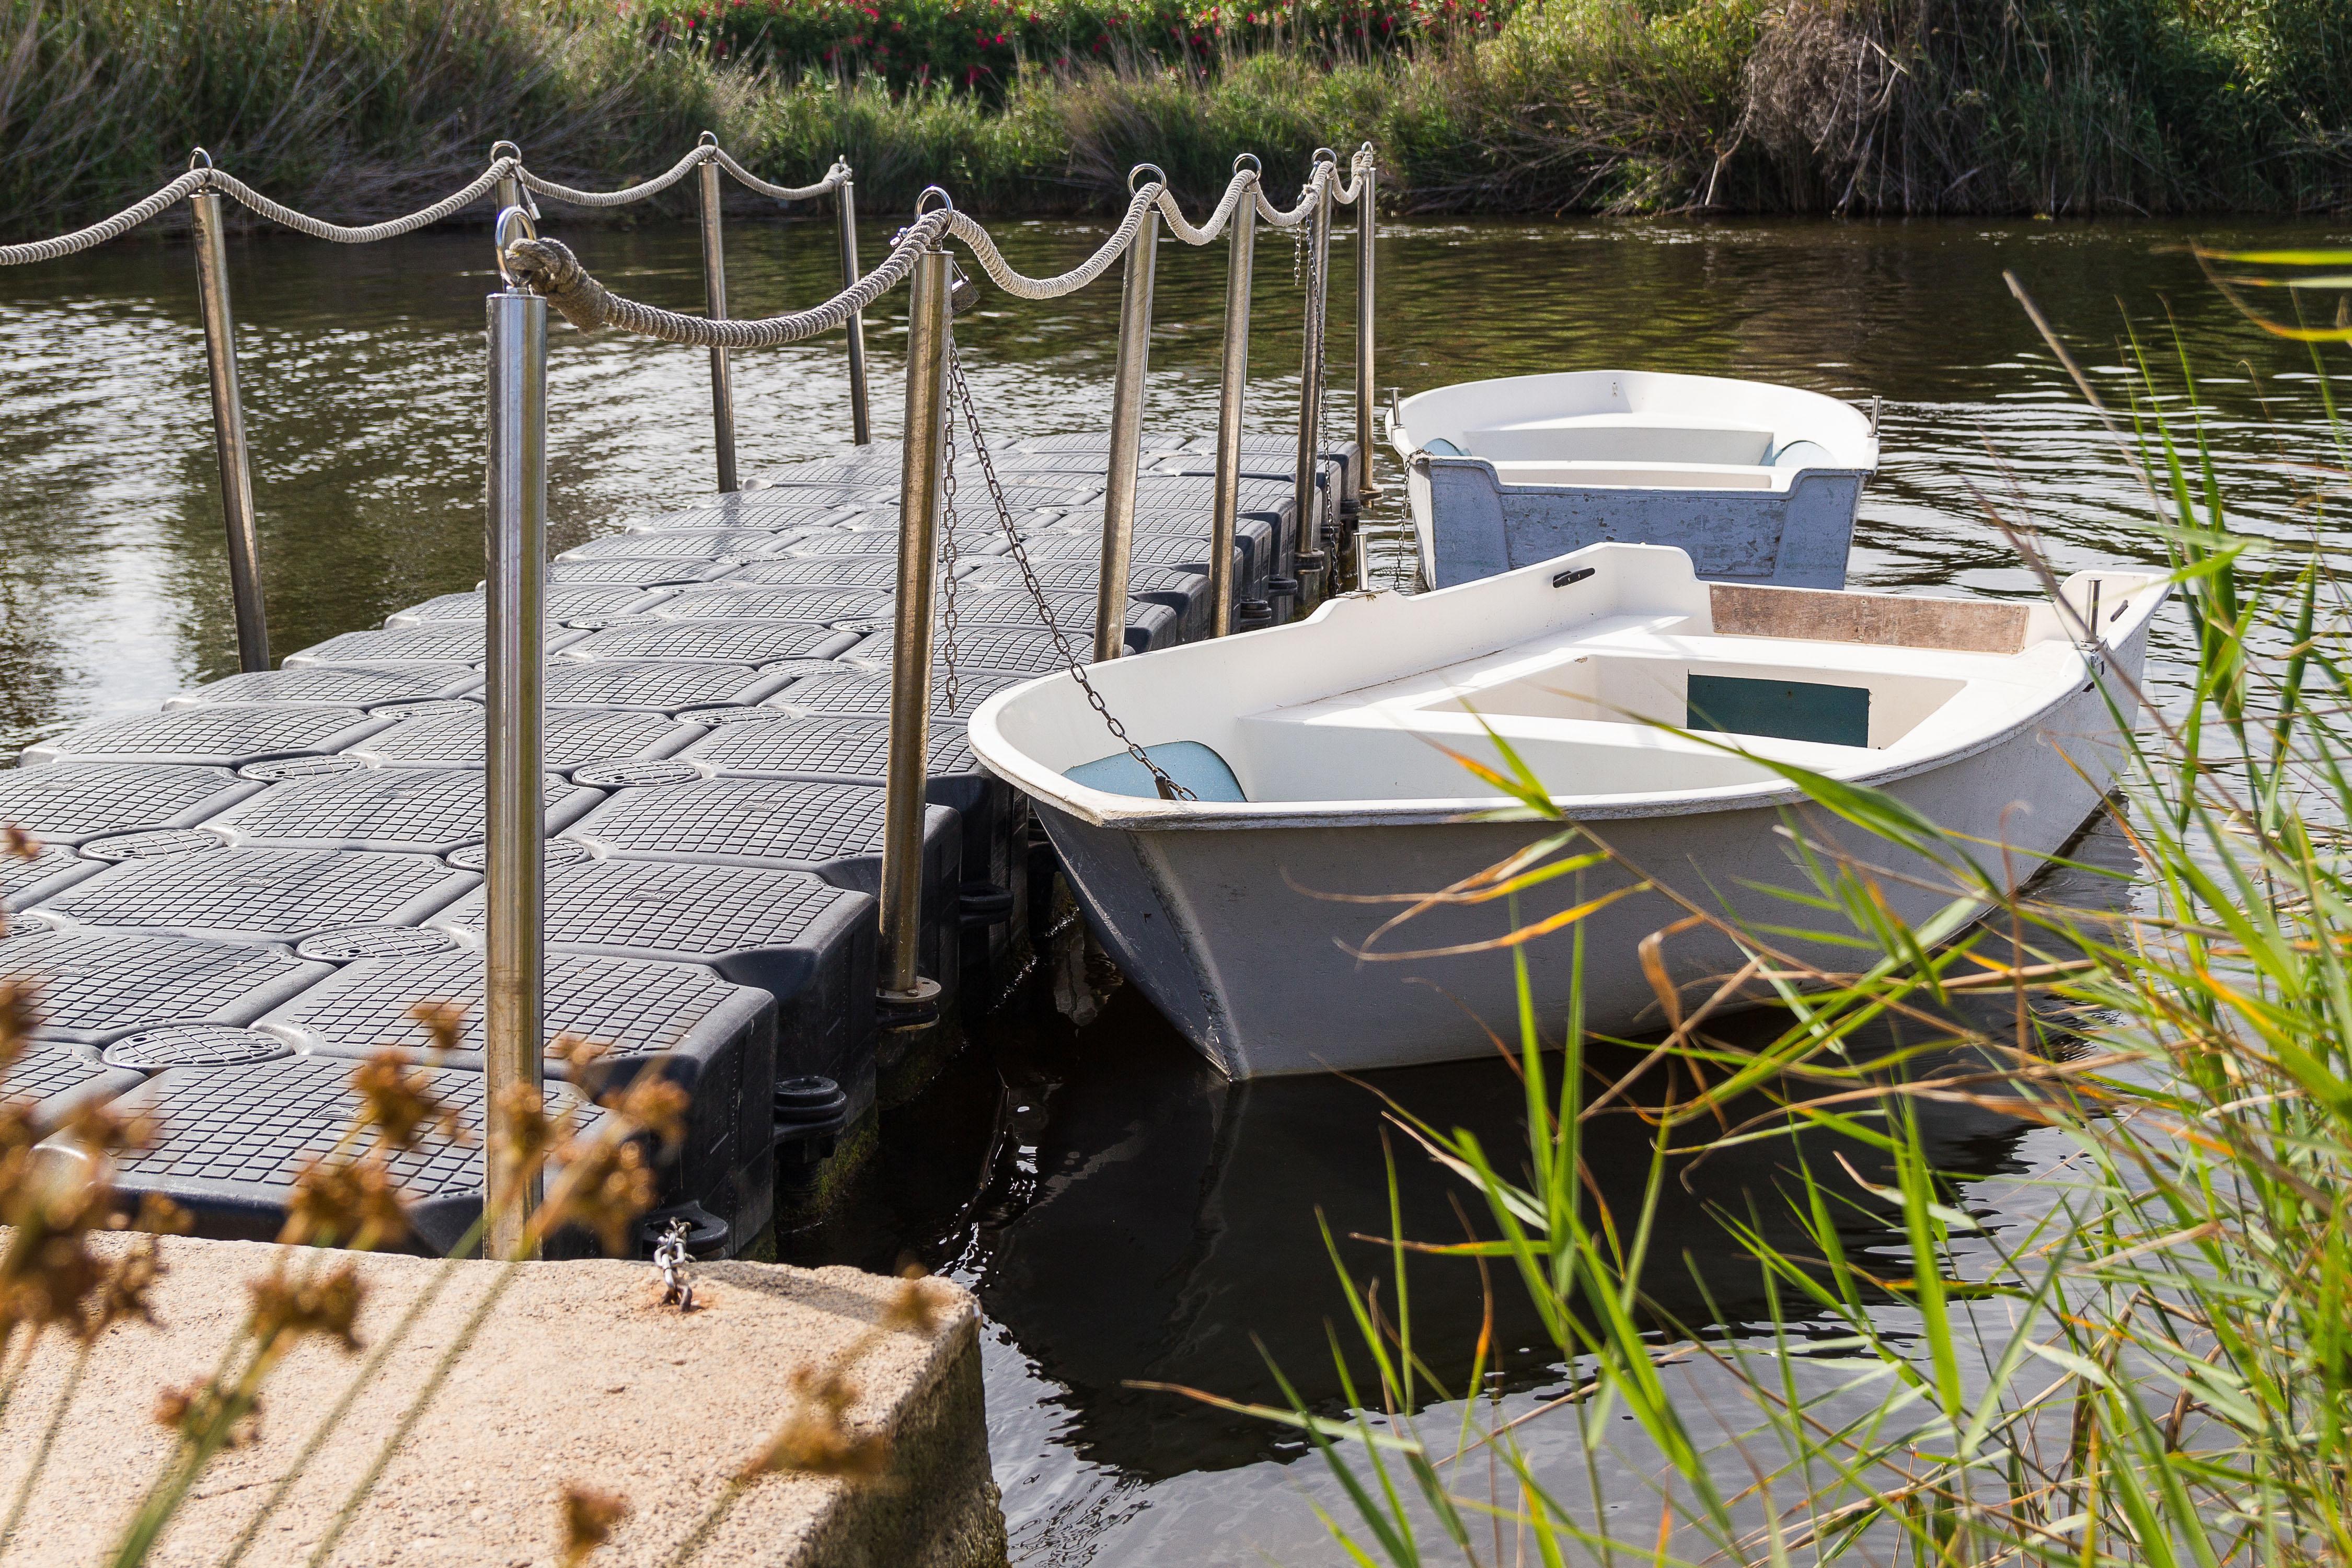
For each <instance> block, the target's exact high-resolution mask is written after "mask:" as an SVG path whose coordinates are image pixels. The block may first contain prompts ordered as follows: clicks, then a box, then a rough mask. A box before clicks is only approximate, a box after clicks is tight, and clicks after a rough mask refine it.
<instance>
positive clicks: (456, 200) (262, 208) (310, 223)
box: [166, 158, 521, 245]
mask: <svg viewBox="0 0 2352 1568" xmlns="http://www.w3.org/2000/svg"><path fill="white" fill-rule="evenodd" d="M520 168H521V165H520V163H517V162H516V161H515V160H514V159H512V158H500V159H499V161H498V162H496V163H492V164H491V165H490V166H489V167H488V168H487V169H485V170H483V171H482V172H481V173H480V174H478V175H477V176H475V178H474V182H473V184H469V185H467V186H466V187H465V188H464V189H463V190H457V191H452V192H450V193H449V194H448V195H446V196H443V197H442V198H441V199H440V200H439V201H437V202H435V203H434V204H433V205H431V206H429V207H421V208H419V209H418V210H417V211H415V212H413V213H410V214H409V215H407V216H405V217H395V218H387V219H385V220H384V221H383V222H382V223H372V224H367V225H365V226H361V227H357V228H346V227H345V226H342V225H341V224H338V223H329V222H327V221H326V220H325V219H324V218H315V217H312V216H310V214H309V213H300V212H296V211H295V210H294V209H293V208H292V207H289V206H283V205H279V204H278V203H277V202H273V201H271V200H270V199H269V198H268V196H265V195H262V194H261V193H260V192H258V191H257V190H255V189H253V187H251V186H250V185H247V184H245V183H244V182H243V181H242V180H239V179H236V177H234V176H233V175H229V174H222V173H221V172H220V171H219V170H218V169H198V170H197V171H196V173H197V174H201V175H204V176H205V182H204V183H205V184H207V185H210V186H212V187H215V188H216V189H218V190H219V191H220V192H221V193H222V194H223V195H230V196H235V197H236V199H237V200H238V201H240V202H242V203H243V204H245V205H246V206H247V207H248V208H250V209H251V210H252V211H254V212H256V213H257V214H259V215H260V216H263V217H266V218H268V220H269V221H270V222H272V223H281V224H284V225H285V226H287V227H288V228H290V229H296V230H299V232H301V233H303V234H307V235H309V236H310V237H311V238H313V239H331V240H333V241H334V242H335V243H336V244H337V245H372V244H373V243H374V242H375V241H377V240H379V239H397V238H399V237H401V236H402V235H404V234H413V233H415V231H416V230H418V229H420V228H423V227H424V226H425V225H426V224H429V223H438V222H440V221H441V220H442V219H443V218H445V217H447V216H449V215H450V214H451V213H454V212H457V211H459V210H460V209H462V208H464V207H467V206H469V205H472V204H473V203H475V202H477V201H478V200H480V199H481V198H482V196H484V195H487V194H488V192H489V191H490V189H491V188H492V187H493V186H495V185H496V184H498V183H499V180H501V179H503V178H504V177H505V176H507V175H508V174H514V173H518V172H519V171H520ZM174 183H175V184H176V183H177V182H174ZM166 188H168V187H166Z"/></svg>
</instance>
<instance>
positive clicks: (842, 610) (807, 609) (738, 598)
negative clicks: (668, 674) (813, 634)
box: [655, 581, 895, 626]
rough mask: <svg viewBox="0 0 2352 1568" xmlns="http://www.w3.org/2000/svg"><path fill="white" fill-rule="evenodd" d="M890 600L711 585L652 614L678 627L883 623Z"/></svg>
mask: <svg viewBox="0 0 2352 1568" xmlns="http://www.w3.org/2000/svg"><path fill="white" fill-rule="evenodd" d="M894 602H895V599H894V595H892V593H891V591H890V590H889V589H887V588H829V587H823V586H816V587H805V588H795V587H791V586H783V587H767V586H762V585H761V584H752V583H729V582H725V581H721V582H718V583H712V584H709V585H707V586H702V587H697V588H694V589H692V590H690V591H682V592H680V593H679V594H678V595H677V597H676V598H674V599H672V600H670V601H669V602H668V603H667V604H666V605H662V607H661V608H660V609H659V610H657V611H656V612H655V614H656V615H658V616H661V617H663V618H664V619H666V620H680V621H736V620H757V621H814V622H819V623H821V624H824V625H826V626H831V625H833V624H835V623H836V622H840V621H853V620H866V619H870V618H872V617H875V616H885V617H887V616H888V615H889V614H890V606H891V605H892V604H893V603H894Z"/></svg>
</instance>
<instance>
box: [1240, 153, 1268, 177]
mask: <svg viewBox="0 0 2352 1568" xmlns="http://www.w3.org/2000/svg"><path fill="white" fill-rule="evenodd" d="M1244 158H1246V159H1248V160H1249V166H1250V173H1251V174H1256V175H1258V176H1260V177H1261V178H1263V177H1264V176H1265V164H1264V163H1261V162H1259V160H1258V155H1257V154H1256V153H1234V174H1240V173H1241V172H1242V160H1243V159H1244Z"/></svg>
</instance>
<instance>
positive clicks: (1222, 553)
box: [1209, 153, 1257, 637]
mask: <svg viewBox="0 0 2352 1568" xmlns="http://www.w3.org/2000/svg"><path fill="white" fill-rule="evenodd" d="M1242 158H1247V159H1249V161H1250V163H1251V165H1252V173H1253V174H1255V173H1256V170H1257V159H1256V157H1255V156H1254V155H1253V154H1251V153H1243V154H1242V155H1241V157H1240V158H1235V159H1234V171H1235V172H1236V173H1238V172H1239V171H1240V169H1241V166H1242ZM1231 223H1232V227H1231V228H1230V229H1228V230H1227V231H1226V236H1225V238H1226V244H1227V251H1226V259H1225V345H1224V364H1223V376H1222V377H1221V379H1220V381H1219V384H1218V388H1217V489H1216V496H1215V498H1214V500H1213V510H1212V511H1211V513H1210V519H1209V605H1210V608H1209V616H1210V622H1209V635H1210V636H1212V637H1224V636H1227V635H1228V634H1230V633H1231V632H1232V631H1233V629H1234V526H1235V520H1236V518H1237V517H1238V515H1239V513H1240V510H1241V487H1242V400H1243V398H1244V395H1246V394H1247V393H1248V390H1249V330H1250V274H1251V270H1252V268H1253V267H1254V266H1255V261H1256V254H1255V253H1256V250H1257V186H1256V184H1255V181H1253V182H1252V184H1251V186H1250V190H1249V194H1248V195H1245V196H1244V197H1243V198H1242V199H1241V200H1240V201H1238V202H1236V203H1234V216H1233V217H1232V219H1231Z"/></svg>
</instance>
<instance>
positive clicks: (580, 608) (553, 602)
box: [383, 583, 668, 631]
mask: <svg viewBox="0 0 2352 1568" xmlns="http://www.w3.org/2000/svg"><path fill="white" fill-rule="evenodd" d="M667 593H668V590H667V589H664V588H640V587H638V586H637V585H636V584H633V583H579V584H572V586H569V587H562V588H551V589H549V590H548V594H547V618H548V619H549V620H550V621H553V622H569V621H572V620H575V619H577V618H579V617H581V616H622V615H627V614H628V613H629V612H631V611H632V610H641V609H646V608H648V607H650V606H652V605H657V604H659V603H660V602H661V601H662V599H663V598H664V597H666V596H667ZM487 616H488V611H487V610H486V609H485V608H484V601H483V598H482V595H481V594H480V593H479V592H478V591H477V592H475V593H471V594H444V595H441V596H440V597H439V598H437V599H427V600H425V602H424V603H423V604H421V605H411V606H410V607H408V608H407V609H405V610H402V611H400V612H399V613H398V614H396V615H393V616H386V617H385V618H384V623H383V625H384V629H385V630H386V631H398V630H400V629H401V628H403V627H405V626H446V625H447V624H448V623H450V622H452V621H474V622H479V621H482V620H484V619H486V618H487Z"/></svg>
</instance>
